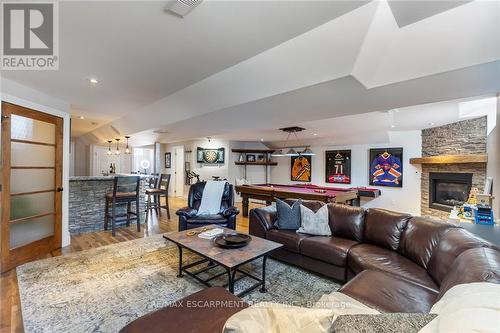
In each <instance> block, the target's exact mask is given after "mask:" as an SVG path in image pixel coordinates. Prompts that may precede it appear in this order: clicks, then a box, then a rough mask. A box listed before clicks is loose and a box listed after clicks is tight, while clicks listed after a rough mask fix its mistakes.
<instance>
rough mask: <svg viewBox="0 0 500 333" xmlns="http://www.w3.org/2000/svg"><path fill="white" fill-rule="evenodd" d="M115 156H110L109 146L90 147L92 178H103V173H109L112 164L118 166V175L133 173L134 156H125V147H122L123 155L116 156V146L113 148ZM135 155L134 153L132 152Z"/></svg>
mask: <svg viewBox="0 0 500 333" xmlns="http://www.w3.org/2000/svg"><path fill="white" fill-rule="evenodd" d="M111 149H112V152H113V155H111V156H109V155H108V150H109V147H108V146H100V145H90V154H89V155H90V156H91V158H90V164H91V172H90V175H92V176H101V175H102V173H103V171H104V172H109V165H110V164H111V162H113V163H115V165H116V173H127V174H128V173H131V171H132V156H133V154H125V153H124V151H125V149H124V147H120V150H121V154H120V155H119V156H116V155H114V152H115V149H116V145H115V146H111ZM132 153H133V151H132Z"/></svg>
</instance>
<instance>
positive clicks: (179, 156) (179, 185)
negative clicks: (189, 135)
mask: <svg viewBox="0 0 500 333" xmlns="http://www.w3.org/2000/svg"><path fill="white" fill-rule="evenodd" d="M174 157H175V169H174V182H175V190H174V191H175V196H176V197H182V196H183V195H184V147H175V148H174Z"/></svg>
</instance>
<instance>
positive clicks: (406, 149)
mask: <svg viewBox="0 0 500 333" xmlns="http://www.w3.org/2000/svg"><path fill="white" fill-rule="evenodd" d="M360 135H362V133H361V134H360ZM386 147H389V148H390V147H394V148H396V147H403V160H404V161H403V172H404V173H403V187H402V188H390V187H383V186H378V187H377V186H371V187H377V188H380V190H381V191H382V195H381V196H380V197H378V198H376V199H372V200H363V201H362V206H363V207H379V208H386V209H390V210H396V211H401V212H406V213H411V214H413V215H420V169H419V168H417V167H415V166H413V165H410V164H409V159H410V158H411V157H419V156H421V154H422V153H421V150H422V139H421V132H420V131H404V132H396V131H393V132H390V133H389V141H388V142H387V143H385V144H360V145H350V146H349V145H348V146H334V145H332V146H318V147H314V146H313V147H311V148H312V150H313V151H314V152H315V153H316V155H315V156H313V157H312V160H311V164H312V165H311V167H312V177H311V182H312V183H313V184H317V185H325V186H335V187H351V186H369V185H368V172H369V171H368V170H369V166H368V163H369V162H368V159H369V156H368V155H369V149H370V148H386ZM332 149H350V150H351V181H352V183H351V184H349V185H347V184H346V185H343V184H328V183H325V151H326V150H332ZM275 159H276V161H277V162H278V166H274V167H272V168H271V181H272V182H273V183H280V184H294V183H296V182H292V181H291V180H290V163H291V162H290V160H291V159H290V157H275Z"/></svg>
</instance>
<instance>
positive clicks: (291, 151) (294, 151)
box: [285, 148, 299, 156]
mask: <svg viewBox="0 0 500 333" xmlns="http://www.w3.org/2000/svg"><path fill="white" fill-rule="evenodd" d="M285 156H299V153H297V151H296V150H295V149H294V148H290V149H288V151H287V152H286V153H285Z"/></svg>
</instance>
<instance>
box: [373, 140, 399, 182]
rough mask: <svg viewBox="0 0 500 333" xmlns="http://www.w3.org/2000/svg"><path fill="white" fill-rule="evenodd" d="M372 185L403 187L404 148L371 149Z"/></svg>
mask: <svg viewBox="0 0 500 333" xmlns="http://www.w3.org/2000/svg"><path fill="white" fill-rule="evenodd" d="M369 158H370V159H369V161H370V174H369V179H370V185H375V186H390V187H403V148H375V149H370V156H369Z"/></svg>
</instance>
